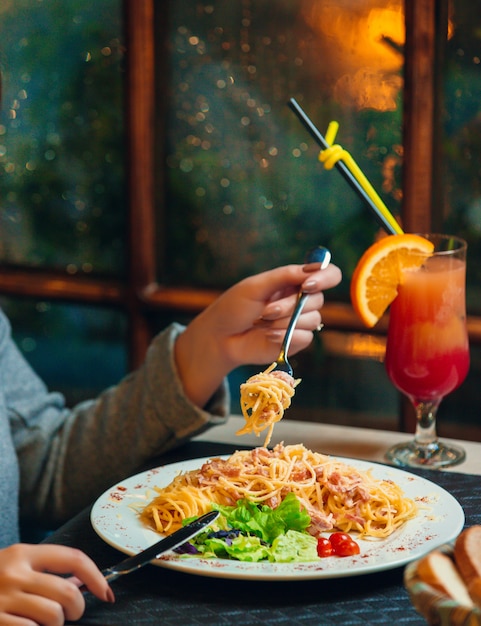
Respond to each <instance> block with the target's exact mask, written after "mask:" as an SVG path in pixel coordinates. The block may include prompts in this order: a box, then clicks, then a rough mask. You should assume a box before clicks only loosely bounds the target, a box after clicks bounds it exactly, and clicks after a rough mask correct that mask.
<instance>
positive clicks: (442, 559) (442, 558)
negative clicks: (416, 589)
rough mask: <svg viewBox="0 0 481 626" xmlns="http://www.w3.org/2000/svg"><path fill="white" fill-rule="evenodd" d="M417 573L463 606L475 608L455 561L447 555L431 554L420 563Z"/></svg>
mask: <svg viewBox="0 0 481 626" xmlns="http://www.w3.org/2000/svg"><path fill="white" fill-rule="evenodd" d="M417 572H418V575H419V576H420V577H421V579H422V580H423V581H424V582H425V583H427V584H428V585H431V587H434V589H437V590H438V591H440V592H441V593H443V594H444V595H446V596H448V597H450V598H452V599H453V600H455V601H456V602H458V603H459V604H462V605H463V606H466V607H468V608H472V607H473V601H472V599H471V596H470V595H469V592H468V589H467V586H466V585H465V583H464V581H463V579H462V578H461V576H460V574H459V572H458V570H457V568H456V566H455V564H454V562H453V560H452V559H450V558H449V556H447V555H446V554H443V553H442V552H439V551H435V552H431V553H430V554H428V555H427V556H425V557H424V558H423V559H421V560H420V561H419V563H418V567H417Z"/></svg>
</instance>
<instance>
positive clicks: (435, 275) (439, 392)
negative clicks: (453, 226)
mask: <svg viewBox="0 0 481 626" xmlns="http://www.w3.org/2000/svg"><path fill="white" fill-rule="evenodd" d="M423 236H424V237H426V238H427V239H429V240H430V241H432V242H433V243H434V244H435V248H434V251H433V253H432V254H431V255H430V256H427V257H426V259H425V261H424V263H423V265H422V266H421V267H420V268H419V269H416V270H409V271H405V272H403V275H402V282H401V285H400V286H399V290H398V295H397V297H396V298H395V300H394V301H393V302H392V304H391V309H390V318H389V330H388V339H387V346H386V359H385V365H386V371H387V373H388V375H389V378H390V379H391V381H392V382H393V384H394V385H395V386H396V387H397V388H398V389H399V390H400V391H402V392H403V393H404V394H406V395H407V396H408V397H409V398H410V400H411V401H412V403H413V405H414V408H415V410H416V417H417V427H416V435H415V438H414V440H413V441H412V442H408V443H406V444H400V445H398V446H394V448H391V450H389V451H388V453H387V458H388V459H389V460H390V461H392V462H394V463H396V464H397V465H411V466H426V467H444V466H447V465H453V464H455V463H459V462H461V461H462V460H463V459H464V458H465V455H464V451H463V450H461V449H459V448H455V447H453V446H449V447H448V446H447V445H446V444H443V443H441V442H440V441H439V440H438V438H437V436H436V412H437V409H438V406H439V404H440V402H441V400H442V399H443V397H444V396H446V395H447V394H448V393H451V392H452V391H454V389H456V388H457V387H459V385H460V384H461V383H462V382H463V381H464V379H465V378H466V375H467V373H468V370H469V344H468V334H467V329H466V305H465V282H466V247H467V246H466V242H464V241H463V240H462V239H459V238H457V237H449V236H447V235H423Z"/></svg>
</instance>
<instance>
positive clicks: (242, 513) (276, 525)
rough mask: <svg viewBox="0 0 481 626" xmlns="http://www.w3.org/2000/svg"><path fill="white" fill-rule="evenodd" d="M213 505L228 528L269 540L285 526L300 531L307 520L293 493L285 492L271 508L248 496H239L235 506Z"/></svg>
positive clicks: (279, 533) (284, 531)
mask: <svg viewBox="0 0 481 626" xmlns="http://www.w3.org/2000/svg"><path fill="white" fill-rule="evenodd" d="M213 508H215V509H217V510H219V511H220V513H221V514H222V515H223V516H224V517H225V520H226V523H227V525H228V526H230V527H231V528H238V529H239V530H241V531H243V532H246V533H251V534H254V535H256V536H257V537H260V538H261V539H262V540H263V541H265V542H267V543H269V544H272V542H273V541H274V539H275V538H276V537H278V536H279V535H284V534H285V533H286V532H287V531H288V530H297V531H298V532H303V531H305V530H306V528H307V527H308V526H309V524H310V523H311V518H310V517H309V514H308V513H307V512H306V511H305V510H302V509H301V505H300V502H299V500H298V499H297V497H296V496H295V495H294V494H293V493H288V494H287V496H286V497H285V498H284V500H283V501H282V502H281V503H280V504H279V506H278V507H277V508H275V509H271V507H269V506H267V505H265V504H264V505H259V504H256V503H254V502H250V501H249V500H239V502H238V503H237V505H236V506H221V505H214V507H213Z"/></svg>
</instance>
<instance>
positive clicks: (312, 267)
mask: <svg viewBox="0 0 481 626" xmlns="http://www.w3.org/2000/svg"><path fill="white" fill-rule="evenodd" d="M320 269H321V264H320V263H307V264H306V265H304V266H303V268H302V271H303V272H306V273H310V272H317V270H320Z"/></svg>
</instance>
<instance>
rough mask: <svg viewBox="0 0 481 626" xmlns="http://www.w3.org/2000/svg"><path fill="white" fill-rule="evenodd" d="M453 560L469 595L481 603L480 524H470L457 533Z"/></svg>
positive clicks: (477, 602)
mask: <svg viewBox="0 0 481 626" xmlns="http://www.w3.org/2000/svg"><path fill="white" fill-rule="evenodd" d="M454 560H455V561H456V565H457V567H458V569H459V571H460V573H461V576H462V577H463V579H464V582H465V583H466V586H467V588H468V591H469V593H470V594H471V597H472V598H473V600H474V601H475V602H476V604H478V605H481V526H479V525H478V526H471V527H470V528H467V529H466V530H463V532H462V533H461V534H460V535H459V537H458V538H457V539H456V543H455V544H454Z"/></svg>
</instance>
